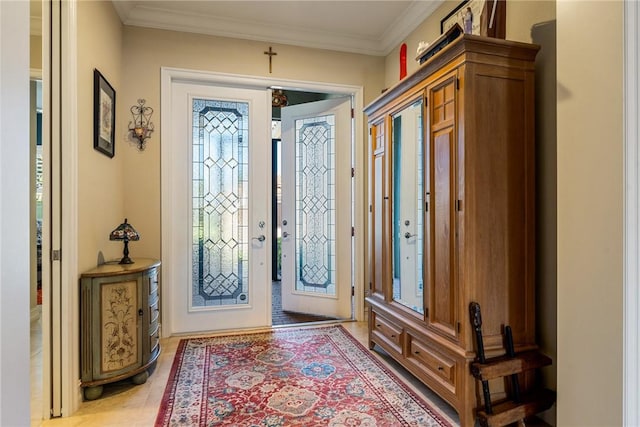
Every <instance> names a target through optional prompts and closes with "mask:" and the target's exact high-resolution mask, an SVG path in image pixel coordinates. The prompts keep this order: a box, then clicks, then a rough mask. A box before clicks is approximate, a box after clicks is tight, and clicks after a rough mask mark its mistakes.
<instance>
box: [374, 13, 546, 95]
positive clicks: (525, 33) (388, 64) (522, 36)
mask: <svg viewBox="0 0 640 427" xmlns="http://www.w3.org/2000/svg"><path fill="white" fill-rule="evenodd" d="M459 4H460V1H459V0H445V1H444V2H443V3H442V5H441V6H440V7H439V8H438V9H437V10H436V11H435V12H433V13H432V14H431V16H429V17H428V18H427V19H425V21H424V22H423V23H422V24H420V26H418V28H416V30H415V31H413V32H412V33H411V34H409V36H407V38H406V39H405V40H404V41H403V42H404V43H406V44H407V73H408V74H411V72H413V71H415V70H416V69H417V68H418V66H419V64H418V62H416V61H415V58H416V50H417V48H418V43H419V42H421V41H426V42H429V43H431V42H432V41H433V40H435V39H437V38H438V37H439V36H440V20H441V19H442V18H444V17H445V16H446V15H447V14H448V13H449V12H450V11H451V10H453V9H454V8H455V7H456V6H458V5H459ZM550 20H555V0H518V1H508V3H507V24H506V34H507V37H506V38H507V40H514V41H520V42H525V43H531V42H532V38H531V30H532V27H533V26H534V25H536V24H537V23H540V22H545V21H550ZM401 44H402V43H401ZM399 58H400V45H398V46H397V47H396V48H395V49H394V50H393V51H392V52H391V53H390V54H389V55H387V56H386V58H385V87H389V86H392V85H393V84H395V83H397V82H398V80H399V79H400V65H399V64H400V60H399Z"/></svg>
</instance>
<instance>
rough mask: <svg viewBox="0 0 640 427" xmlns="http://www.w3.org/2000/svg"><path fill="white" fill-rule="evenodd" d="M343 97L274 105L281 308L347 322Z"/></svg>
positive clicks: (348, 135)
mask: <svg viewBox="0 0 640 427" xmlns="http://www.w3.org/2000/svg"><path fill="white" fill-rule="evenodd" d="M351 140H352V119H351V98H350V97H348V98H335V99H328V100H324V101H318V102H312V103H307V104H301V105H295V106H291V107H284V108H282V224H281V226H282V308H283V310H286V311H293V312H298V313H313V314H318V315H324V316H330V317H337V318H351V311H352V310H351V308H352V304H351V277H352V275H351V271H352V269H351V262H352V256H351V240H352V235H351V224H352V221H351V212H352V200H351V179H352V177H351V150H352V143H351Z"/></svg>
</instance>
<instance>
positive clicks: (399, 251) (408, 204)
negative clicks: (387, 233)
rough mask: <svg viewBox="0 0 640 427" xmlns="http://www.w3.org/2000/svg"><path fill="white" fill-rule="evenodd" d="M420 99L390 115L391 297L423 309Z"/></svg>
mask: <svg viewBox="0 0 640 427" xmlns="http://www.w3.org/2000/svg"><path fill="white" fill-rule="evenodd" d="M422 135H423V132H422V99H421V100H419V101H417V102H415V103H413V104H411V105H409V106H408V107H406V108H404V109H403V110H402V111H400V112H399V113H397V114H395V115H394V116H393V117H392V161H393V165H392V170H393V178H392V201H393V206H392V213H391V220H392V225H391V226H392V232H393V233H392V235H393V239H392V241H391V247H392V254H393V257H392V260H391V266H392V268H391V271H392V277H393V300H394V301H395V302H397V303H399V304H402V305H404V306H406V307H408V308H410V309H412V310H414V311H416V312H418V313H424V297H423V284H424V280H423V259H424V257H423V255H424V254H423V248H424V245H423V240H424V239H423V237H424V232H423V207H424V206H425V205H424V191H423V147H422V142H423V141H422Z"/></svg>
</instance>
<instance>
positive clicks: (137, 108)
mask: <svg viewBox="0 0 640 427" xmlns="http://www.w3.org/2000/svg"><path fill="white" fill-rule="evenodd" d="M145 102H146V101H145V100H144V99H138V105H134V106H133V107H131V116H132V117H133V121H130V122H129V132H130V133H131V137H132V138H135V139H136V140H138V149H139V150H141V151H142V150H144V145H145V141H146V140H147V139H149V137H150V136H151V132H153V123H151V115H152V114H153V108H151V107H147V106H146V105H144V103H145Z"/></svg>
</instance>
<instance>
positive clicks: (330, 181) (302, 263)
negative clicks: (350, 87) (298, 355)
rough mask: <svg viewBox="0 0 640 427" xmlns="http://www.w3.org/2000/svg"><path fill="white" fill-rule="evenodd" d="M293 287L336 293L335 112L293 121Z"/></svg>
mask: <svg viewBox="0 0 640 427" xmlns="http://www.w3.org/2000/svg"><path fill="white" fill-rule="evenodd" d="M295 138H296V139H295V144H296V160H295V161H296V182H295V184H296V187H295V188H296V216H297V223H296V278H297V280H296V290H297V291H302V292H311V293H315V294H323V295H330V296H334V295H335V294H336V283H335V268H336V267H335V266H336V260H335V256H336V247H335V246H336V236H335V233H336V231H335V225H336V224H335V198H336V197H335V143H336V141H335V115H333V114H329V115H326V116H319V117H310V118H305V119H300V120H296V121H295Z"/></svg>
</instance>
